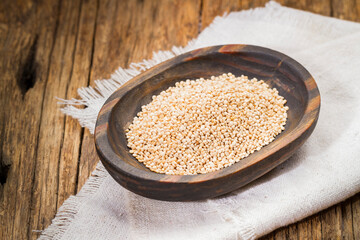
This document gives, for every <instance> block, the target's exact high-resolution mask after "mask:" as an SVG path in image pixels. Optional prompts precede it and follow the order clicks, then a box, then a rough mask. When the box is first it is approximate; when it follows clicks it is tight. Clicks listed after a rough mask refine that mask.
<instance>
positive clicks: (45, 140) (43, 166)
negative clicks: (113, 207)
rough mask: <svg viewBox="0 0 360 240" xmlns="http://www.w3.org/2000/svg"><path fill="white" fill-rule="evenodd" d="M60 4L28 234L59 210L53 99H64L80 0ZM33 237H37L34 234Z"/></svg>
mask: <svg viewBox="0 0 360 240" xmlns="http://www.w3.org/2000/svg"><path fill="white" fill-rule="evenodd" d="M60 4H61V5H60V9H59V11H60V12H59V18H58V20H57V21H58V27H57V29H56V36H55V43H54V49H53V52H52V55H51V61H50V67H49V75H48V80H47V84H46V90H45V93H44V102H43V106H42V116H43V117H42V118H41V120H40V133H39V143H38V151H37V162H36V170H35V176H36V178H35V183H34V188H33V192H34V194H33V198H32V203H33V206H32V209H33V211H32V214H31V220H30V226H29V229H30V231H31V230H34V229H36V230H38V229H43V228H44V227H46V226H48V225H49V224H50V223H51V220H52V218H53V217H54V216H55V213H56V211H57V208H58V207H59V206H58V205H57V203H58V197H57V195H58V193H59V178H60V156H61V148H62V147H63V143H64V142H63V140H64V128H65V117H64V115H63V114H62V113H61V112H60V111H59V110H58V106H57V103H56V102H57V101H56V99H55V97H62V98H64V97H65V96H66V92H67V88H68V85H69V81H70V78H71V73H72V69H73V62H74V57H75V55H74V54H75V45H76V39H77V32H78V24H79V15H80V11H79V9H80V4H81V1H80V0H79V1H60ZM61 171H63V170H61ZM65 171H66V170H65ZM30 234H31V233H30ZM32 237H36V235H35V234H33V235H32Z"/></svg>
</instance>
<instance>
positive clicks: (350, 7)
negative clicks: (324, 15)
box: [331, 0, 360, 22]
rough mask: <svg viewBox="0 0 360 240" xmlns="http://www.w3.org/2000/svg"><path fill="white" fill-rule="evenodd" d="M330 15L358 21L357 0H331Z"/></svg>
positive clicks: (359, 17)
mask: <svg viewBox="0 0 360 240" xmlns="http://www.w3.org/2000/svg"><path fill="white" fill-rule="evenodd" d="M331 6H332V16H333V17H336V18H340V19H345V20H350V21H356V22H359V21H360V1H359V0H348V1H342V0H331Z"/></svg>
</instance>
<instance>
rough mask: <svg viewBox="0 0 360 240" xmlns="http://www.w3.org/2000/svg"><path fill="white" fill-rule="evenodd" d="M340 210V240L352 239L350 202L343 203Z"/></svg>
mask: <svg viewBox="0 0 360 240" xmlns="http://www.w3.org/2000/svg"><path fill="white" fill-rule="evenodd" d="M340 208H341V218H342V219H341V221H342V225H341V238H342V239H349V240H351V239H354V234H353V233H354V229H353V216H352V208H351V200H350V199H349V200H347V201H345V202H343V203H342V204H341V206H340Z"/></svg>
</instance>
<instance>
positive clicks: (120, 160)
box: [95, 45, 320, 201]
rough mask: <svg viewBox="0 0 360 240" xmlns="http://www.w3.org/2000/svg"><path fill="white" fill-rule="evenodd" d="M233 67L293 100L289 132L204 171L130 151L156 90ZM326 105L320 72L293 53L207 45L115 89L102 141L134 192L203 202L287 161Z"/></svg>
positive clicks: (104, 112)
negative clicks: (164, 165)
mask: <svg viewBox="0 0 360 240" xmlns="http://www.w3.org/2000/svg"><path fill="white" fill-rule="evenodd" d="M228 72H231V73H233V74H234V75H236V76H239V75H242V74H243V75H246V76H249V78H253V77H256V78H257V79H259V80H260V79H262V80H264V81H265V82H266V83H268V84H269V85H270V86H271V87H275V88H276V89H277V90H278V91H279V94H280V95H282V96H284V97H285V98H286V100H287V106H289V110H288V119H287V123H286V125H285V130H284V131H283V132H282V133H281V134H280V135H278V136H277V137H276V138H275V140H274V141H273V142H271V143H270V144H269V145H267V146H265V147H263V148H262V149H261V150H259V151H256V152H254V153H252V154H250V155H249V156H248V157H246V158H244V159H242V160H241V161H239V162H238V163H235V164H233V165H231V166H229V167H226V168H223V169H221V170H218V171H214V172H211V173H206V174H198V175H182V176H181V175H165V174H159V173H155V172H152V171H150V170H149V169H148V168H146V167H145V166H144V165H143V164H142V163H140V162H138V161H137V160H136V159H135V158H134V157H133V156H132V155H131V153H130V152H129V148H128V147H127V139H126V136H125V130H126V129H127V127H128V126H129V124H130V123H131V122H132V121H133V118H134V117H135V116H136V114H137V113H138V112H139V111H140V109H141V106H142V105H144V104H148V103H149V102H150V101H151V97H152V96H153V95H156V94H159V93H160V92H161V91H163V90H165V89H167V88H168V87H170V86H174V85H175V82H178V81H182V80H186V79H197V78H200V77H203V78H207V77H210V76H213V75H220V74H222V73H228ZM319 110H320V94H319V90H318V88H317V85H316V83H315V81H314V79H313V77H312V76H311V75H310V73H309V72H308V71H307V70H306V69H305V68H304V67H303V66H302V65H300V64H299V63H298V62H296V61H295V60H293V59H292V58H290V57H288V56H286V55H284V54H282V53H280V52H277V51H273V50H270V49H267V48H263V47H258V46H252V45H222V46H214V47H207V48H202V49H197V50H194V51H191V52H188V53H185V54H182V55H179V56H177V57H175V58H172V59H170V60H168V61H166V62H163V63H161V64H159V65H156V66H155V67H153V68H151V69H149V70H147V71H145V72H143V73H141V74H140V75H138V76H136V77H134V78H133V79H132V80H130V81H129V82H127V83H126V84H124V85H123V86H122V87H121V88H119V89H118V90H117V91H115V92H114V93H113V94H112V95H111V96H110V97H109V98H108V99H107V101H106V103H105V104H104V106H103V107H102V109H101V111H100V113H99V115H98V118H97V122H96V128H95V145H96V150H97V153H98V155H99V157H100V159H101V161H102V163H103V165H104V166H105V168H106V169H107V171H108V172H109V173H110V174H111V176H112V177H113V178H114V179H115V180H116V181H117V182H118V183H120V184H121V185H122V186H123V187H125V188H127V189H128V190H130V191H132V192H134V193H137V194H139V195H142V196H145V197H148V198H153V199H159V200H168V201H191V200H200V199H206V198H212V197H216V196H219V195H223V194H225V193H228V192H231V191H233V190H235V189H238V188H240V187H242V186H244V185H246V184H248V183H249V182H251V181H253V180H255V179H257V178H259V177H260V176H262V175H264V174H265V173H267V172H269V171H270V170H271V169H273V168H275V167H276V166H278V165H279V164H281V163H282V162H284V161H285V160H286V159H288V158H289V157H290V156H291V155H292V154H293V153H294V152H295V151H296V150H297V149H298V148H299V147H300V146H301V145H302V144H303V143H304V141H305V140H306V139H307V138H308V137H309V136H310V134H311V133H312V131H313V129H314V127H315V125H316V122H317V119H318V116H319Z"/></svg>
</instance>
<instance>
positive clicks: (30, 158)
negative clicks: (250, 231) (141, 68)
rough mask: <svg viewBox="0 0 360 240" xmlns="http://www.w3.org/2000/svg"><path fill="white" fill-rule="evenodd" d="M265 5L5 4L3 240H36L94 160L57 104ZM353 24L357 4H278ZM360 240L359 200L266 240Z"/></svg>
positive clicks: (86, 0)
mask: <svg viewBox="0 0 360 240" xmlns="http://www.w3.org/2000/svg"><path fill="white" fill-rule="evenodd" d="M265 2H266V0H261V1H256V0H253V1H251V0H238V1H225V0H224V1H219V0H217V1H215V0H173V1H166V0H165V1H152V0H138V1H135V0H129V1H115V0H69V1H61V0H58V1H46V0H42V1H41V0H40V1H35V0H16V1H15V0H2V1H1V2H0V74H1V75H0V79H1V82H0V239H35V238H36V237H37V236H38V234H39V233H37V232H34V231H33V230H41V229H44V228H46V227H47V226H48V225H49V224H50V223H51V220H52V218H53V217H54V216H55V213H56V211H57V209H58V208H59V207H60V206H61V204H62V203H63V202H64V200H65V199H66V198H67V197H69V196H70V195H71V194H76V193H77V192H78V191H79V190H80V188H81V186H82V185H83V184H84V182H85V181H86V179H87V178H88V176H89V175H90V173H91V171H92V170H93V169H94V167H95V164H96V163H97V161H98V158H97V157H96V154H95V152H94V144H93V137H92V135H91V134H90V133H89V132H88V131H87V130H84V129H82V128H81V127H80V126H79V124H78V123H77V122H76V121H75V120H73V119H71V118H70V117H65V116H64V115H62V114H61V112H60V111H59V109H58V106H57V104H56V100H55V97H56V96H57V97H61V98H72V97H76V96H77V93H76V89H77V88H78V87H82V86H86V85H92V84H93V83H94V80H96V79H101V78H108V77H109V76H110V74H111V73H112V72H113V71H114V70H115V69H116V68H117V67H118V66H128V64H129V63H131V62H137V61H140V60H142V59H144V58H149V57H151V53H152V51H156V50H167V49H169V48H171V46H173V45H182V46H183V45H185V44H186V43H187V42H188V41H189V40H190V39H192V38H195V37H196V36H197V35H198V34H199V32H200V31H201V30H202V29H204V28H205V27H206V26H208V25H209V23H211V21H212V19H213V18H214V17H215V16H217V15H222V14H223V13H224V12H225V11H237V10H242V9H248V8H252V7H258V6H263V5H264V4H265ZM279 2H280V3H282V4H284V5H286V6H290V7H294V8H298V9H303V10H307V11H311V12H315V13H319V14H322V15H326V16H333V17H336V18H341V19H347V20H352V21H358V22H360V0H350V1H341V0H325V1H321V0H316V1H309V0H301V1H296V0H281V1H279ZM340 238H343V239H360V194H357V195H356V196H354V197H352V198H350V199H348V200H346V201H345V202H343V203H340V204H338V205H336V206H333V207H331V208H329V209H327V210H325V211H323V212H321V213H319V214H316V215H314V216H311V217H309V218H307V219H305V220H303V221H301V222H299V223H296V224H293V225H291V226H288V227H285V228H281V229H278V230H276V231H274V232H273V233H271V234H269V235H268V236H265V237H264V239H340Z"/></svg>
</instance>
